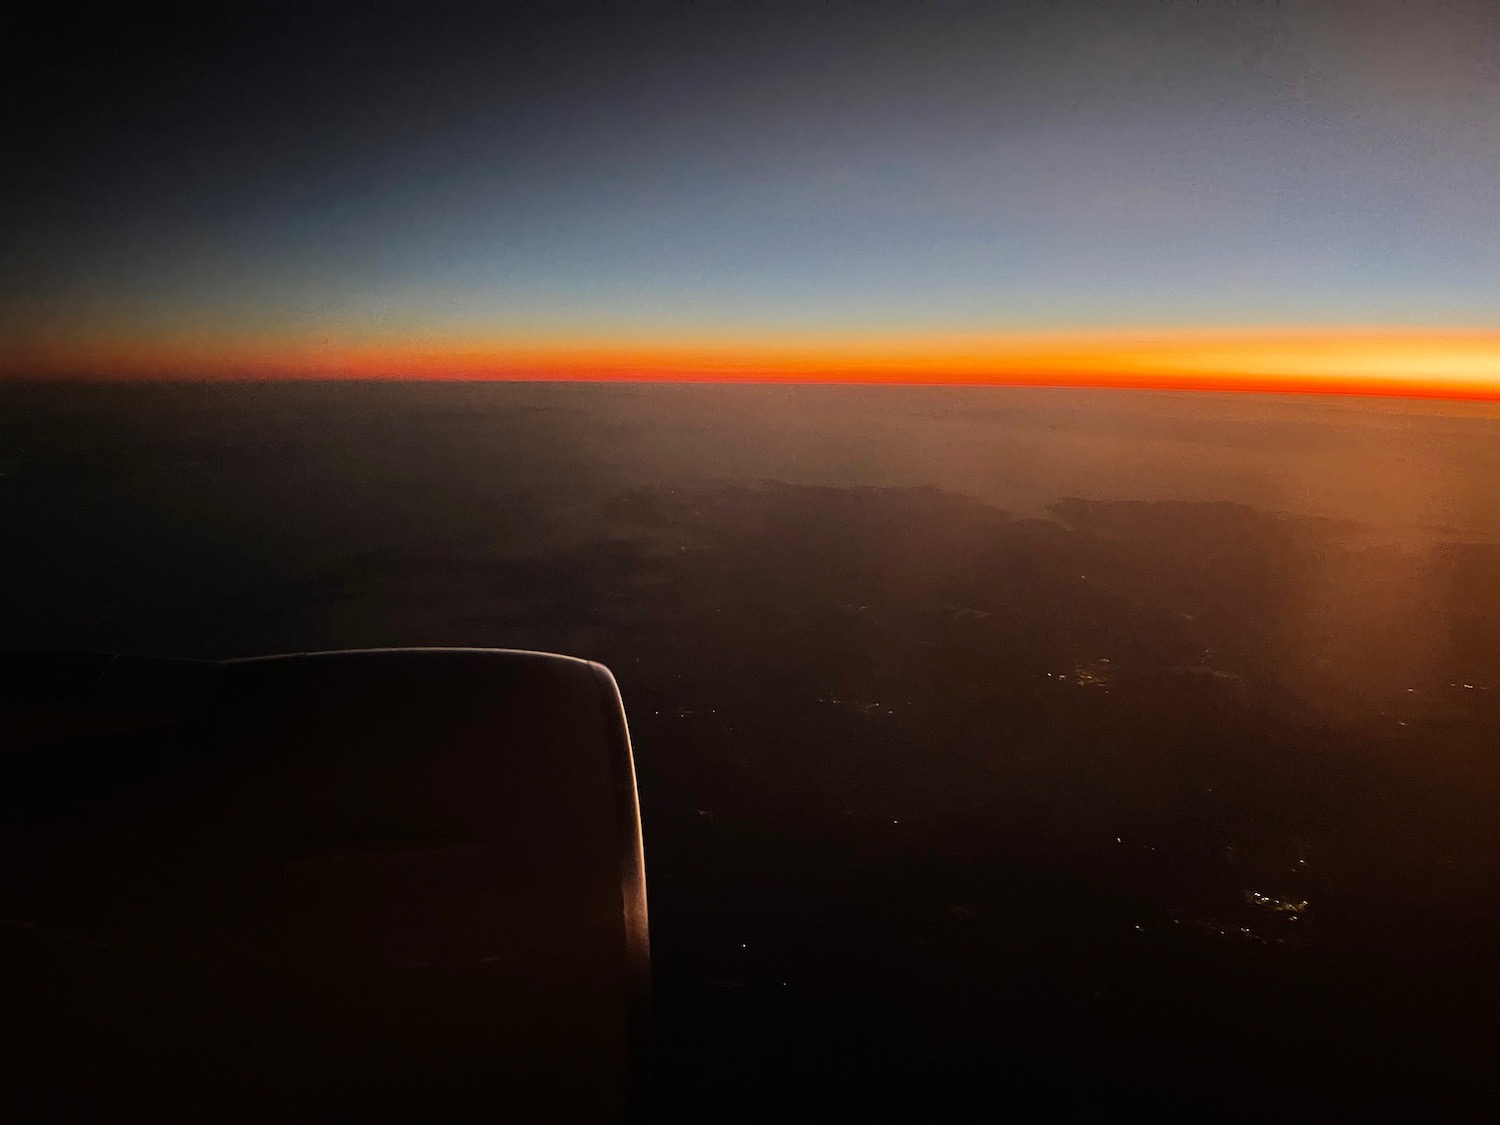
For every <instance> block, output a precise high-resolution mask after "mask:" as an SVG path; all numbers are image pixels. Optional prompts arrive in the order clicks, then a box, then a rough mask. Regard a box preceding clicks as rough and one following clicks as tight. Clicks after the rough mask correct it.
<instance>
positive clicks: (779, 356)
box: [0, 326, 1500, 401]
mask: <svg viewBox="0 0 1500 1125" xmlns="http://www.w3.org/2000/svg"><path fill="white" fill-rule="evenodd" d="M0 378H3V379H5V380H7V381H36V382H50V381H64V382H79V381H87V382H247V381H249V382H279V381H360V380H367V381H416V382H422V381H426V382H605V383H627V382H637V383H692V384H714V383H722V384H756V383H760V384H783V385H785V384H810V385H818V384H821V385H827V384H834V385H839V384H842V385H899V386H964V387H973V386H1035V387H1077V388H1085V387H1092V388H1107V389H1141V390H1182V391H1203V392H1224V393H1234V392H1244V393H1285V394H1337V395H1361V396H1380V397H1399V398H1428V399H1430V398H1441V399H1458V400H1477V401H1500V329H1475V328H1453V329H1440V328H1431V327H1418V326H1407V327H1400V326H1349V327H1288V326H1264V327H1235V328H1207V327H1201V326H1191V327H1187V326H1184V327H1175V328H1119V327H1116V328H1109V329H1080V330H1072V331H1069V330H1058V329H1051V330H1043V331H1030V332H1018V331H1010V332H988V333H983V332H955V331H947V332H934V331H927V332H920V331H911V330H905V331H902V330H888V331H886V332H883V333H882V332H863V333H852V332H839V333H835V332H826V331H825V332H821V333H818V332H811V331H804V332H800V333H797V332H787V331H782V332H779V333H778V332H766V333H761V334H758V335H755V336H750V335H749V334H742V335H737V336H731V335H730V334H727V333H702V332H700V333H693V334H689V333H681V334H678V335H676V336H669V335H667V334H665V333H660V332H658V333H639V334H634V335H627V334H626V333H615V334H611V336H609V337H597V338H593V339H590V338H588V337H585V336H584V335H583V334H582V333H575V334H566V335H565V334H562V333H552V334H542V333H536V334H532V335H529V336H523V335H521V334H519V333H511V334H504V335H494V334H490V333H446V334H445V333H431V332H428V333H416V332H403V333H394V334H386V335H384V336H383V337H382V336H381V335H379V334H375V333H362V332H359V331H353V332H350V331H347V330H342V331H339V330H322V331H313V332H304V333H298V334H295V335H293V334H288V333H276V332H274V331H273V332H269V333H262V334H259V335H257V336H256V337H253V338H250V337H247V336H246V335H244V334H232V333H216V332H198V333H193V332H183V333H176V334H169V333H121V334H118V335H115V336H112V337H110V336H102V337H101V336H95V337H93V338H92V339H89V338H84V339H81V340H79V341H77V342H76V343H67V342H60V341H56V340H50V341H35V342H34V343H33V344H32V346H30V347H26V346H24V345H23V346H21V347H19V348H16V347H13V348H12V349H11V350H10V353H9V354H8V355H7V354H0Z"/></svg>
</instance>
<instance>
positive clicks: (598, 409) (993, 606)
mask: <svg viewBox="0 0 1500 1125" xmlns="http://www.w3.org/2000/svg"><path fill="white" fill-rule="evenodd" d="M752 391H754V393H751V394H749V395H748V397H746V398H745V399H744V400H743V402H744V405H745V409H743V410H738V409H734V408H732V404H731V405H726V403H725V400H723V399H714V398H713V397H712V396H709V395H704V394H703V393H702V391H701V389H700V390H698V391H696V392H692V393H689V392H684V393H683V394H681V395H676V396H675V397H674V394H673V392H672V390H671V389H658V390H657V391H656V394H657V395H658V396H659V397H657V398H652V397H651V396H650V395H646V394H638V393H635V392H633V391H621V390H619V389H612V388H597V389H593V391H592V397H591V393H590V389H589V388H577V387H568V388H555V389H552V388H538V387H524V386H523V387H516V388H474V387H467V386H451V387H422V388H407V387H372V386H363V385H354V386H349V387H339V386H297V387H283V388H276V387H260V386H246V387H200V388H191V387H187V388H184V387H151V386H144V387H123V388H120V387H117V388H107V387H75V388H66V387H63V388H46V387H25V386H20V385H15V386H8V387H0V398H8V399H9V401H10V403H11V405H12V406H14V407H16V409H13V410H8V411H4V412H0V416H3V417H4V419H5V420H4V422H3V423H0V437H3V440H4V446H3V447H0V461H3V464H0V471H3V473H4V476H3V477H0V503H3V505H4V512H3V517H0V537H3V549H4V560H5V567H6V572H7V580H6V582H5V583H4V584H3V587H0V646H3V647H6V648H91V649H104V650H110V651H117V650H123V651H136V652H146V653H160V654H166V655H184V656H229V655H243V654H250V653H257V652H270V651H289V650H297V649H312V648H331V647H354V646H366V645H384V644H470V645H497V646H508V647H523V648H541V649H550V650H558V651H566V652H571V653H575V654H578V655H584V656H589V657H593V658H597V659H601V660H603V661H605V662H606V663H608V664H609V665H610V666H611V667H612V668H613V669H614V670H615V672H616V674H617V676H618V677H619V680H620V683H621V686H622V690H623V693H624V696H625V699H626V704H627V707H628V709H629V711H630V716H631V720H632V729H633V735H634V738H635V742H636V753H637V761H638V766H639V772H640V782H641V788H642V798H643V803H644V815H645V832H646V842H647V843H646V846H647V860H648V868H649V877H650V883H651V895H652V912H653V916H652V924H653V940H654V945H655V957H656V973H657V992H658V1001H659V1012H658V1025H659V1033H660V1040H661V1052H660V1057H659V1060H658V1066H659V1069H660V1070H661V1073H662V1075H663V1079H664V1080H663V1082H662V1089H663V1090H664V1092H665V1095H664V1101H663V1103H662V1105H661V1106H660V1112H661V1114H662V1116H664V1117H667V1116H670V1117H678V1116H680V1117H684V1118H685V1117H688V1116H690V1115H695V1114H697V1113H698V1112H699V1111H698V1110H697V1108H696V1105H695V1102H696V1099H699V1098H705V1099H707V1098H720V1099H722V1098H725V1097H726V1095H732V1096H729V1097H728V1102H729V1104H738V1105H741V1106H742V1107H744V1109H745V1110H746V1113H747V1114H748V1115H751V1116H760V1117H763V1116H764V1114H765V1113H768V1112H771V1113H775V1112H781V1111H782V1110H784V1109H785V1107H786V1106H787V1105H788V1104H790V1103H791V1102H793V1101H796V1102H797V1103H798V1104H799V1105H803V1106H808V1105H812V1106H814V1107H816V1108H820V1109H821V1110H823V1111H826V1112H829V1113H835V1112H840V1111H845V1112H854V1111H856V1110H861V1109H863V1110H870V1109H874V1108H889V1107H890V1106H892V1105H894V1106H905V1107H906V1108H907V1109H908V1110H909V1111H910V1112H913V1113H915V1112H918V1110H919V1109H921V1110H926V1111H931V1110H932V1109H933V1107H934V1106H935V1105H937V1104H945V1105H951V1106H954V1107H957V1106H960V1105H962V1104H964V1102H965V1100H966V1098H968V1097H971V1096H972V1094H973V1091H974V1089H975V1088H976V1087H984V1088H986V1089H987V1091H988V1094H987V1098H988V1100H990V1101H991V1102H992V1103H993V1104H1002V1105H1003V1103H1004V1102H1005V1100H1006V1099H1007V1098H1015V1099H1021V1098H1023V1097H1024V1098H1027V1099H1035V1098H1039V1097H1040V1098H1043V1099H1054V1104H1055V1108H1056V1110H1057V1113H1058V1114H1059V1115H1064V1114H1067V1113H1070V1112H1077V1113H1084V1114H1093V1113H1099V1112H1104V1111H1110V1112H1113V1111H1115V1110H1117V1109H1118V1108H1120V1107H1122V1106H1126V1107H1134V1108H1137V1109H1142V1110H1144V1109H1149V1108H1154V1107H1155V1108H1170V1107H1172V1106H1174V1105H1176V1106H1178V1107H1179V1108H1186V1109H1188V1110H1189V1111H1195V1112H1199V1113H1202V1114H1204V1115H1207V1116H1213V1117H1226V1116H1227V1117H1244V1118H1252V1117H1253V1118H1259V1117H1262V1116H1270V1115H1275V1116H1277V1117H1286V1116H1292V1117H1301V1116H1307V1117H1313V1116H1325V1117H1326V1116H1328V1115H1332V1116H1365V1117H1371V1116H1381V1115H1390V1116H1392V1117H1400V1116H1403V1115H1406V1116H1409V1115H1410V1114H1413V1113H1426V1114H1430V1115H1433V1116H1450V1117H1463V1116H1470V1115H1475V1116H1477V1114H1472V1113H1471V1111H1473V1110H1475V1109H1476V1108H1477V1107H1478V1106H1481V1105H1484V1104H1486V1103H1485V1101H1484V1100H1483V1099H1485V1098H1488V1097H1491V1096H1493V1094H1494V1093H1495V1092H1496V1090H1495V1083H1494V1074H1493V1063H1492V1060H1493V1058H1494V1057H1495V1055H1494V1052H1495V1050H1496V1048H1497V1047H1500V1020H1497V1017H1496V1015H1495V1012H1496V1011H1497V1005H1496V1004H1495V1001H1496V999H1500V989H1497V984H1500V979H1497V977H1500V974H1497V966H1496V958H1495V955H1494V950H1495V949H1497V948H1500V818H1497V817H1496V815H1495V809H1496V808H1500V749H1497V748H1500V740H1497V739H1500V544H1497V543H1496V541H1495V538H1494V536H1493V535H1492V534H1491V532H1492V531H1494V530H1496V528H1495V526H1494V524H1493V515H1494V513H1493V511H1492V510H1491V509H1490V508H1489V507H1488V506H1487V505H1489V504H1491V501H1490V500H1488V499H1485V498H1484V497H1483V496H1482V495H1481V493H1482V491H1483V489H1484V488H1486V487H1487V485H1485V484H1484V482H1483V478H1484V474H1485V473H1487V472H1488V471H1489V467H1490V462H1489V461H1487V460H1486V459H1485V458H1486V457H1493V456H1495V454H1494V452H1493V450H1494V448H1497V447H1500V442H1497V441H1496V440H1495V439H1496V438H1497V437H1500V421H1496V420H1494V419H1490V418H1488V417H1485V416H1483V415H1481V414H1476V415H1474V416H1467V415H1463V414H1462V413H1456V412H1454V411H1453V410H1449V411H1448V412H1447V413H1444V414H1440V415H1434V416H1432V417H1431V418H1428V419H1426V420H1425V421H1424V420H1422V419H1416V420H1415V421H1414V420H1412V419H1410V418H1406V417H1404V416H1402V415H1400V414H1399V413H1393V412H1391V411H1389V410H1386V411H1384V412H1379V411H1377V412H1374V413H1370V412H1361V411H1360V410H1359V409H1358V408H1355V407H1351V406H1349V405H1346V404H1329V405H1328V406H1327V407H1326V408H1325V409H1324V410H1323V413H1321V414H1320V413H1319V412H1318V407H1317V404H1316V403H1312V402H1296V403H1289V404H1277V403H1274V402H1271V401H1261V402H1257V403H1254V404H1251V405H1245V404H1220V405H1217V406H1216V405H1214V404H1213V403H1209V404H1207V405H1204V404H1202V403H1198V402H1196V401H1190V400H1186V399H1180V398H1173V397H1172V396H1155V397H1153V398H1151V399H1150V400H1149V404H1148V405H1149V408H1148V406H1147V405H1143V403H1142V402H1141V401H1135V400H1129V399H1128V398H1121V397H1120V396H1111V395H1110V394H1108V393H1105V392H1100V393H1099V394H1098V396H1097V397H1094V398H1090V397H1089V396H1088V395H1079V394H1078V393H1077V392H1067V393H1062V392H1059V393H1058V394H1057V395H1056V396H1054V397H1052V398H1048V397H1047V396H1046V395H1045V394H1039V393H1037V392H1017V394H1016V395H1015V396H1012V397H1007V392H1004V391H999V390H997V391H994V392H992V393H991V397H989V398H986V399H980V398H977V397H976V396H974V395H973V394H972V392H952V393H951V394H945V392H943V391H941V390H928V391H926V392H922V393H920V394H917V393H914V392H906V391H902V392H892V393H890V394H888V395H886V396H885V397H881V396H880V395H879V394H878V393H875V392H870V393H868V394H865V395H860V394H858V393H856V392H853V391H848V390H845V391H842V392H840V393H841V394H842V395H843V397H842V398H840V397H838V395H831V393H830V392H829V391H828V390H827V389H820V390H811V389H809V390H808V391H807V395H806V396H805V397H803V398H799V397H798V394H797V392H796V391H786V390H779V391H777V392H776V394H775V395H771V394H770V393H769V392H767V393H765V394H760V393H759V392H758V391H755V390H754V389H752ZM695 396H696V397H695ZM1445 409H1447V408H1445ZM1174 411H1175V413H1174ZM1112 412H1113V413H1112ZM944 435H946V437H945V436H944ZM1090 435H1094V437H1095V438H1097V444H1095V445H1093V446H1091V445H1090V441H1091V438H1090ZM1058 448H1069V449H1076V450H1082V451H1084V452H1082V453H1078V454H1077V456H1076V457H1074V458H1073V459H1072V460H1070V461H1067V462H1066V463H1063V462H1059V461H1057V460H1056V458H1055V453H1056V450H1057V449H1058ZM1091 448H1092V450H1093V454H1094V459H1093V460H1092V461H1090V460H1089V459H1088V452H1087V451H1088V450H1089V449H1091ZM1486 448H1489V449H1490V450H1491V452H1490V453H1488V454H1487V453H1485V452H1484V450H1485V449H1486ZM882 449H886V450H888V451H889V457H888V458H884V459H882V457H881V450H882ZM1185 449H1187V450H1190V451H1191V455H1187V456H1185V455H1184V453H1183V451H1184V450H1185ZM1340 449H1342V450H1343V457H1342V459H1341V458H1340V456H1339V450H1340ZM1101 450H1111V451H1112V452H1110V453H1109V455H1108V457H1107V458H1103V459H1101V457H1102V455H1101V454H1100V451H1101ZM1424 451H1425V452H1424ZM1028 456H1030V458H1031V459H1030V460H1029V461H1028ZM1312 463H1317V464H1321V465H1325V471H1324V472H1323V473H1322V475H1321V476H1310V475H1309V474H1308V470H1307V466H1308V465H1309V464H1312ZM1068 466H1071V468H1070V467H1068ZM1326 466H1338V473H1339V474H1342V476H1341V477H1337V478H1336V477H1335V476H1334V475H1333V470H1332V469H1327V468H1326ZM1381 474H1385V478H1384V479H1385V484H1384V494H1385V495H1386V497H1387V499H1388V504H1387V506H1386V507H1385V508H1384V509H1382V507H1381V505H1380V503H1379V502H1378V498H1376V497H1374V496H1373V494H1372V492H1371V489H1372V488H1374V487H1375V486H1374V484H1373V483H1369V482H1374V481H1376V480H1377V478H1380V477H1381ZM924 478H925V479H924ZM1048 479H1051V480H1052V481H1053V482H1054V485H1055V491H1052V492H1051V493H1050V494H1048V492H1047V489H1046V482H1047V480H1048ZM1215 480H1219V481H1221V482H1222V488H1221V489H1220V491H1221V493H1222V494H1220V495H1214V481H1215ZM1339 480H1342V481H1343V483H1342V484H1340V483H1339ZM1295 481H1303V482H1304V484H1306V487H1304V488H1301V489H1300V490H1299V489H1298V488H1294V487H1292V483H1289V482H1295ZM1089 482H1093V484H1094V486H1095V487H1093V488H1092V489H1083V488H1080V487H1078V486H1079V485H1080V484H1087V483H1089ZM1111 482H1113V484H1111ZM1308 482H1311V483H1308ZM1314 485H1316V486H1317V487H1321V488H1322V489H1323V490H1324V491H1323V492H1322V493H1321V499H1319V497H1318V495H1314V492H1315V489H1314ZM1418 485H1420V486H1421V487H1420V488H1419V487H1418ZM1132 488H1133V489H1137V490H1139V493H1140V494H1138V495H1131V494H1130V493H1129V491H1128V490H1129V489H1132ZM1377 491H1378V489H1377ZM1278 498H1280V499H1281V500H1283V501H1286V502H1282V503H1278V502H1277V500H1278ZM1382 511H1384V512H1385V513H1386V514H1387V515H1388V516H1389V518H1388V519H1386V518H1383V517H1382V516H1381V513H1382ZM716 1104H724V1102H722V1101H721V1102H718V1103H716ZM716 1113H717V1111H716Z"/></svg>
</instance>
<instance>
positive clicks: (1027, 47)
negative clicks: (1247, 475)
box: [0, 0, 1500, 393]
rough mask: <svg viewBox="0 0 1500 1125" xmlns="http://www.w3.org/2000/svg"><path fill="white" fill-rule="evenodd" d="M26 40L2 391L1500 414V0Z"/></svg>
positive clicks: (259, 14) (1226, 2) (309, 14)
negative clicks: (817, 394)
mask: <svg viewBox="0 0 1500 1125" xmlns="http://www.w3.org/2000/svg"><path fill="white" fill-rule="evenodd" d="M4 19H5V24H4V25H3V26H0V43H3V47H0V52H3V58H0V67H3V71H4V77H3V78H0V82H3V84H4V87H5V101H4V111H3V112H4V151H5V152H7V153H9V154H11V155H9V156H7V157H6V158H5V160H4V161H3V164H4V169H3V171H0V185H3V186H0V193H3V194H0V204H3V217H4V224H5V225H4V235H3V237H0V371H4V372H6V373H9V374H12V375H22V376H24V375H28V374H44V375H45V374H84V375H112V374H115V375H149V374H153V373H159V374H168V375H192V374H195V373H196V374H203V375H235V374H241V375H244V374H249V375H278V374H286V375H307V374H321V375H339V374H357V375H384V376H391V375H397V376H399V375H403V374H419V375H428V376H431V375H443V374H460V375H486V374H492V375H502V376H511V377H525V376H527V375H528V374H529V375H542V376H547V377H558V376H567V375H570V374H571V375H580V376H587V377H705V378H712V377H750V378H756V377H788V378H797V377H817V378H824V377H840V373H842V374H843V376H844V377H858V378H882V379H884V378H900V377H902V375H901V373H902V372H903V371H907V372H909V373H910V374H911V376H912V377H914V378H922V379H944V378H948V377H957V378H972V379H985V378H990V377H994V378H1005V377H1007V374H1008V375H1009V376H1010V377H1014V378H1021V379H1035V380H1038V381H1069V379H1070V378H1073V377H1077V376H1080V375H1083V374H1087V373H1088V372H1094V373H1095V374H1097V375H1099V376H1100V377H1102V378H1103V379H1104V381H1110V380H1113V379H1124V380H1126V381H1129V380H1131V379H1141V380H1145V381H1150V377H1149V376H1150V374H1151V372H1156V373H1157V375H1160V376H1162V377H1163V378H1165V380H1166V382H1168V383H1169V384H1170V383H1172V382H1173V380H1177V379H1181V380H1185V381H1186V383H1192V382H1193V381H1194V380H1197V381H1200V382H1206V383H1210V384H1211V383H1214V382H1215V381H1216V380H1229V381H1231V382H1232V381H1233V380H1239V382H1240V383H1241V384H1243V385H1253V384H1255V383H1256V382H1257V379H1260V380H1262V381H1264V380H1265V379H1270V380H1272V381H1275V380H1276V379H1280V378H1283V377H1286V378H1306V379H1312V380H1313V382H1314V383H1316V382H1317V380H1318V379H1320V378H1321V379H1324V381H1325V382H1326V381H1328V380H1333V381H1337V380H1341V379H1346V378H1349V379H1355V380H1363V379H1370V378H1376V379H1386V380H1395V381H1396V382H1398V383H1401V384H1402V385H1405V384H1407V383H1410V382H1411V380H1412V379H1416V380H1424V379H1425V380H1428V381H1429V383H1430V385H1431V387H1432V388H1434V389H1436V390H1438V391H1453V390H1457V391H1459V392H1460V393H1463V392H1465V391H1468V392H1474V391H1476V390H1479V391H1485V392H1487V393H1500V4H1495V3H1493V2H1492V0H1462V2H1460V0H1453V2H1449V0H1421V2H1420V3H1419V2H1415V0H1284V2H1281V3H1275V2H1269V0H1262V2H1251V0H1244V2H1235V0H1214V2H1208V0H1180V2H1179V0H1140V2H1136V0H1090V2H1086V3H1085V2H1072V0H1037V2H1029V3H1004V2H1002V0H989V2H987V3H960V2H956V0H947V2H945V0H933V2H930V3H925V4H918V3H901V4H882V3H868V2H867V3H838V2H829V3H803V4H792V3H780V4H779V3H732V2H729V0H722V2H713V0H704V2H700V3H691V2H675V3H658V4H644V3H608V4H604V3H589V4H584V3H573V4H560V3H559V4H545V3H534V2H533V3H527V4H525V5H517V6H506V5H500V4H488V5H471V6H466V7H455V6H443V5H434V4H420V5H418V4H407V5H397V4H389V3H386V4H376V3H362V4H350V5H335V4H327V3H323V4H319V3H299V4H285V5H272V4H267V3H259V4H254V5H248V6H246V5H241V6H235V5H230V4H228V3H223V2H203V3H194V4H192V5H186V6H176V7H168V6H160V5H147V4H134V3H132V4H119V5H116V6H113V7H108V8H106V9H104V11H103V14H100V11H99V9H97V8H94V7H92V6H91V7H89V8H77V9H72V10H68V9H62V10H59V9H58V8H56V7H55V6H52V5H48V6H37V7H36V8H34V9H28V10H22V11H17V12H14V13H13V14H11V15H9V16H7V17H4ZM1122 341H1124V343H1123V344H1122ZM1122 347H1124V348H1125V352H1124V353H1122V352H1121V348H1122ZM1127 353H1128V354H1127ZM1122 355H1123V356H1124V358H1123V359H1122V358H1121V357H1122ZM1163 356H1169V357H1175V358H1168V359H1167V360H1165V361H1162V357H1163ZM1246 356H1253V357H1254V358H1253V362H1251V361H1247V360H1246V359H1245V357H1246ZM1205 357H1207V358H1205ZM1309 357H1312V358H1311V359H1309ZM1159 361H1162V362H1159ZM1174 364H1175V367H1174ZM1309 364H1310V366H1309ZM1153 365H1154V366H1153ZM1070 373H1071V374H1070ZM1158 381H1160V380H1158Z"/></svg>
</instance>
